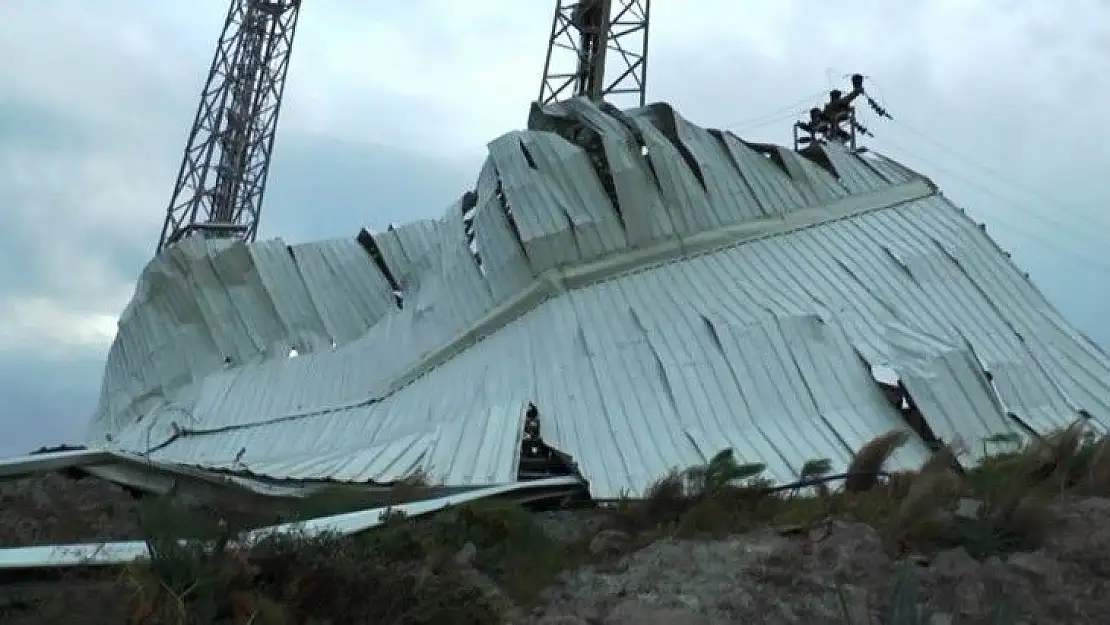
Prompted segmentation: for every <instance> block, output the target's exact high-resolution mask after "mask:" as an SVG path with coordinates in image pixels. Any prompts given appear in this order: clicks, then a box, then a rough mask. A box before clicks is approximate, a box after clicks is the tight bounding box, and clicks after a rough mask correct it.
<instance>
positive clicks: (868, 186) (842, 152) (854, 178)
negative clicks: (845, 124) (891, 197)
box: [818, 143, 908, 193]
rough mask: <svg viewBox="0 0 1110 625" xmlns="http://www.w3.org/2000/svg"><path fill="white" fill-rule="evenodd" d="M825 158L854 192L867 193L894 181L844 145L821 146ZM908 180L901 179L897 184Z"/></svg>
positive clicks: (842, 182)
mask: <svg viewBox="0 0 1110 625" xmlns="http://www.w3.org/2000/svg"><path fill="white" fill-rule="evenodd" d="M818 149H820V150H821V152H822V153H823V154H824V155H825V158H827V159H829V163H830V164H831V165H832V167H833V169H834V170H836V173H837V176H838V177H839V179H840V183H841V184H843V185H844V187H846V188H847V189H848V190H849V191H850V192H852V193H867V192H868V191H877V190H879V189H882V188H883V187H888V186H890V185H891V184H892V181H891V180H889V179H887V178H885V177H883V176H882V175H881V174H880V173H879V172H878V171H877V170H876V169H874V168H872V167H870V166H869V165H870V162H868V161H867V160H866V159H864V158H860V157H859V156H856V155H854V154H852V153H851V152H849V151H848V149H847V148H845V147H844V146H842V145H838V144H835V143H828V144H823V145H821V146H819V148H818ZM902 182H908V180H899V181H898V182H897V183H895V184H900V183H902Z"/></svg>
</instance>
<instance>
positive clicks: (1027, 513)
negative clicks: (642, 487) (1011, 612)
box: [616, 423, 1110, 556]
mask: <svg viewBox="0 0 1110 625" xmlns="http://www.w3.org/2000/svg"><path fill="white" fill-rule="evenodd" d="M1084 432H1085V430H1084V428H1083V426H1082V424H1081V423H1076V424H1074V425H1072V426H1071V427H1068V428H1065V429H1063V430H1061V431H1060V432H1057V433H1053V434H1051V435H1049V436H1045V437H1043V438H1041V439H1038V440H1036V441H1033V442H1031V443H1029V444H1027V445H1024V446H1020V447H1016V446H1015V449H1014V450H1013V451H1010V452H1008V453H1004V454H1000V455H996V456H992V457H990V458H988V459H986V460H985V461H983V462H982V463H981V464H980V465H979V466H977V467H975V468H973V469H970V470H967V471H964V470H963V469H961V467H960V463H959V462H958V460H959V459H960V458H961V457H962V456H964V455H965V454H966V453H967V451H968V450H967V447H966V446H965V445H964V444H962V443H961V442H956V443H954V444H952V445H948V446H941V448H940V449H939V450H938V451H936V452H934V453H933V454H932V455H931V456H930V457H929V458H928V459H927V461H926V462H925V463H924V465H923V466H922V467H921V468H920V469H918V470H917V471H912V472H901V473H895V474H892V475H889V476H888V477H887V478H886V479H880V477H879V476H881V475H884V472H883V469H884V465H885V464H886V462H887V461H888V459H889V458H890V456H891V454H893V453H894V451H895V450H897V449H898V448H899V447H900V446H902V445H903V444H905V442H906V440H907V434H906V433H905V432H904V431H894V432H890V433H888V434H886V435H883V436H880V437H878V438H876V439H875V440H873V441H871V442H869V443H868V444H866V445H864V446H863V447H861V448H860V450H859V452H858V453H857V454H856V456H855V458H854V459H853V461H852V463H851V465H850V469H849V472H848V474H847V475H846V476H833V477H843V478H844V485H843V488H840V489H839V490H836V491H835V492H832V491H831V490H830V489H824V490H822V489H820V488H818V493H817V496H816V497H812V496H809V497H803V496H799V495H798V493H797V490H796V489H790V488H777V489H768V488H767V486H766V484H765V483H763V482H762V481H761V480H760V479H759V475H758V474H753V473H752V471H751V469H752V468H754V465H749V466H744V467H740V468H741V469H744V470H742V471H741V473H743V474H744V475H745V479H744V480H742V481H741V483H735V482H730V483H728V485H727V486H722V484H723V483H724V482H726V481H727V480H724V479H723V478H722V477H721V476H725V475H735V474H736V470H737V467H736V466H732V467H730V466H729V463H730V462H731V463H732V464H733V465H735V462H734V461H733V460H732V458H731V456H727V457H725V456H722V457H720V458H718V459H714V462H711V463H709V465H707V466H706V467H699V468H697V469H694V470H693V471H692V472H691V471H687V472H686V473H680V474H673V475H670V476H667V477H666V478H664V479H663V480H660V481H659V482H658V483H657V484H656V485H655V486H654V487H653V488H652V489H651V490H650V491H649V493H648V495H647V497H646V498H645V499H644V500H642V501H638V502H626V503H624V504H623V505H622V506H620V507H619V509H618V512H617V513H616V522H617V523H618V526H619V527H622V528H623V529H625V530H627V531H629V532H637V533H642V532H652V533H653V534H655V535H660V534H663V535H678V536H690V537H693V536H704V535H722V534H732V533H740V532H744V531H748V530H751V529H755V528H758V527H762V526H767V525H771V526H777V527H781V528H798V527H805V526H809V525H813V524H817V523H820V522H822V521H824V520H826V519H828V518H830V517H836V518H844V519H849V520H856V521H860V522H863V523H867V524H869V525H872V526H873V527H875V528H876V529H878V530H880V532H881V533H882V535H883V537H884V539H885V541H886V544H887V546H888V548H889V549H890V550H891V551H892V552H895V553H905V552H929V551H933V550H936V549H940V548H947V547H952V546H957V545H959V546H963V547H965V548H966V549H967V550H968V552H969V553H971V554H972V555H975V556H986V555H990V554H996V553H1003V552H1007V551H1012V550H1016V549H1027V548H1035V546H1036V545H1037V544H1038V543H1039V541H1041V540H1042V539H1043V537H1044V535H1045V533H1046V532H1047V531H1048V529H1050V528H1051V525H1052V523H1053V518H1052V514H1051V512H1050V504H1051V502H1052V500H1053V499H1054V498H1057V497H1059V496H1061V495H1064V494H1080V495H1105V494H1108V493H1110V438H1106V437H1104V438H1095V437H1092V436H1091V435H1089V434H1085V433H1084ZM1008 440H1009V439H1008ZM814 467H823V468H824V469H825V470H824V473H827V462H825V461H814V462H812V463H807V465H806V469H805V470H803V472H802V473H803V476H802V477H803V480H802V481H803V482H805V483H806V485H809V484H811V483H812V482H813V474H814V473H822V471H820V470H818V471H814V470H813V468H814ZM691 473H693V474H694V475H696V476H698V479H696V480H691V479H690V478H689V476H690V474H691ZM714 475H716V476H717V477H714ZM699 484H700V485H711V487H712V490H711V493H710V492H707V491H704V490H699V489H698V488H697V486H698V485H699ZM691 485H693V486H695V488H693V489H691V488H690V487H691ZM961 502H963V503H964V504H966V506H965V507H967V508H968V509H969V510H968V511H963V512H957V508H958V507H959V504H960V503H961ZM973 512H974V513H973Z"/></svg>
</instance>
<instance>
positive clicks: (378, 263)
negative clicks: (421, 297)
mask: <svg viewBox="0 0 1110 625" xmlns="http://www.w3.org/2000/svg"><path fill="white" fill-rule="evenodd" d="M357 240H358V244H359V245H360V246H362V249H363V250H365V251H366V253H367V254H368V255H369V256H370V260H371V261H373V262H374V266H375V267H377V268H378V271H379V272H381V274H382V276H383V277H384V278H385V281H386V282H387V283H388V284H389V288H390V290H391V291H393V302H394V304H395V305H396V306H397V308H404V303H405V299H404V292H403V291H402V289H401V286H400V284H398V282H397V279H396V277H394V275H393V272H392V271H390V269H389V265H387V264H386V262H385V256H384V255H382V250H381V247H379V246H378V241H377V240H376V239H375V238H374V235H372V234H370V233H369V232H368V231H367V230H366V228H362V229H360V230H359V231H358V237H357Z"/></svg>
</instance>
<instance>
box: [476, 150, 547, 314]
mask: <svg viewBox="0 0 1110 625" xmlns="http://www.w3.org/2000/svg"><path fill="white" fill-rule="evenodd" d="M476 193H477V195H478V198H477V205H476V206H475V207H474V243H475V246H476V248H477V253H478V256H479V257H480V258H481V263H482V272H483V274H484V275H485V276H486V279H487V282H488V283H489V288H490V292H491V293H492V294H493V298H494V300H495V301H498V302H500V301H504V300H506V299H508V298H509V297H512V296H513V295H515V294H517V293H519V292H520V291H521V290H523V289H525V288H527V286H528V285H529V284H530V283H531V282H532V279H533V278H534V276H535V274H534V273H533V272H532V268H531V266H530V265H529V263H528V258H527V257H526V256H525V255H524V248H523V247H522V245H521V242H520V238H519V237H518V236H517V235H516V232H515V228H516V226H515V225H514V224H512V223H510V221H509V216H508V215H506V214H505V211H504V210H503V209H502V204H501V198H500V195H499V192H498V174H497V168H496V167H494V165H493V161H492V160H487V161H486V163H485V165H483V166H482V171H481V173H480V174H479V175H478V186H477V189H476Z"/></svg>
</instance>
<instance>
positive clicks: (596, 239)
mask: <svg viewBox="0 0 1110 625" xmlns="http://www.w3.org/2000/svg"><path fill="white" fill-rule="evenodd" d="M520 140H521V142H522V143H523V144H524V147H525V149H527V150H528V151H529V153H530V154H531V156H532V159H533V160H534V161H535V163H536V167H537V168H538V169H539V171H540V172H541V173H543V174H544V175H545V183H546V184H548V185H549V186H551V187H552V189H553V190H554V191H555V192H556V195H557V196H559V197H561V209H562V210H563V211H564V212H565V213H566V215H567V218H568V219H570V222H571V224H572V225H573V226H574V230H575V233H576V237H575V239H576V240H577V241H578V247H579V251H580V253H581V254H582V258H583V260H589V259H592V258H596V257H598V256H603V255H605V254H608V253H610V252H616V251H620V250H623V249H624V248H626V247H627V246H628V240H627V237H626V236H625V234H624V229H623V228H622V227H621V224H620V220H619V219H618V218H617V213H616V210H615V209H614V207H613V205H612V203H611V201H610V200H609V196H608V194H607V193H606V192H605V188H604V187H603V186H602V184H601V180H600V178H599V177H598V174H597V171H596V170H595V169H594V168H593V166H592V165H591V164H590V158H589V156H587V155H586V152H585V151H583V150H582V148H580V147H578V146H576V145H574V144H573V143H571V142H569V141H567V140H566V139H563V138H562V137H560V136H559V135H556V134H554V133H549V132H528V133H521V135H520Z"/></svg>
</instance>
